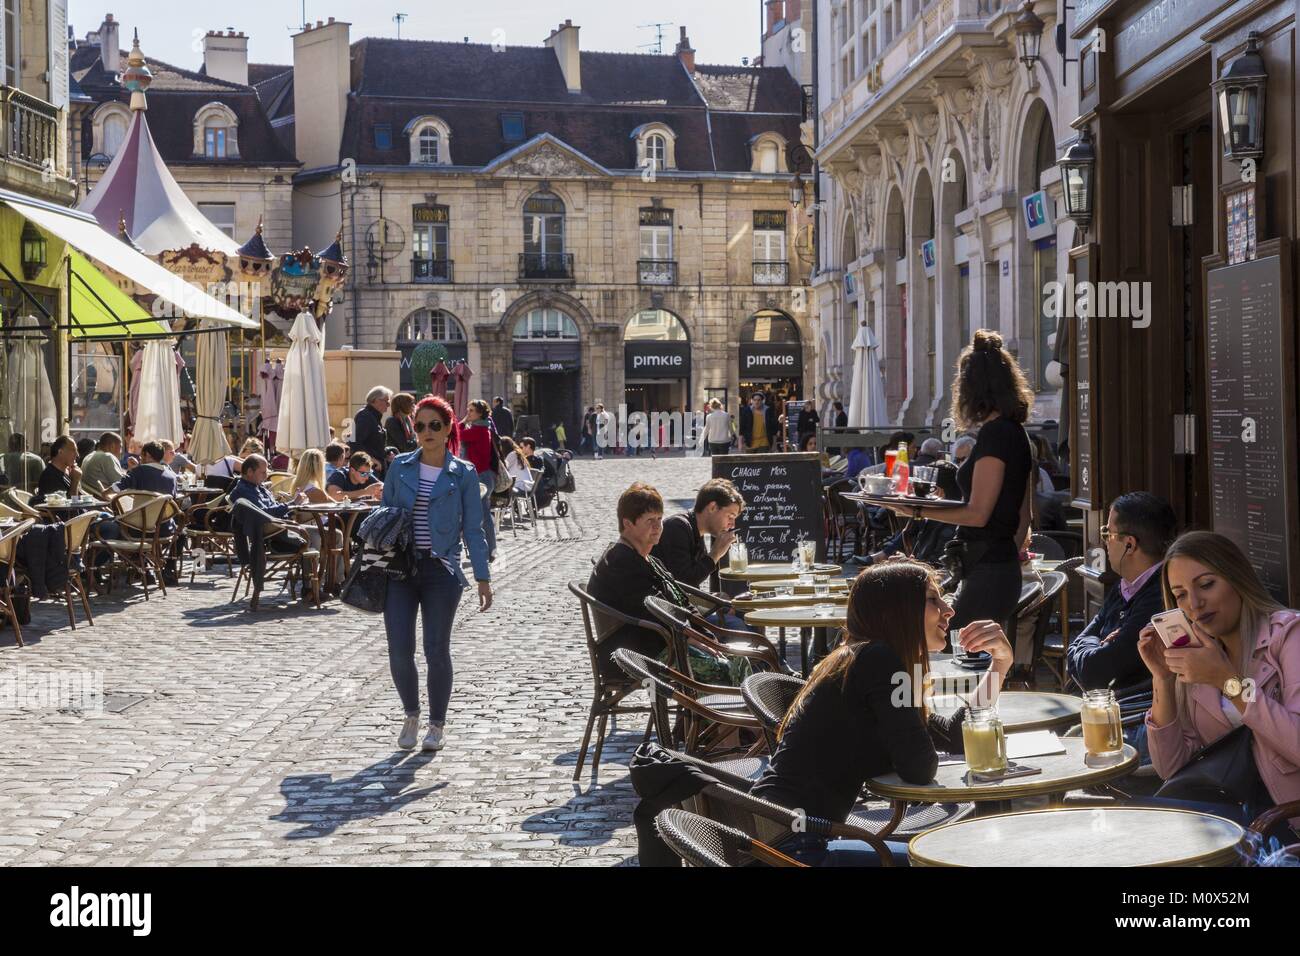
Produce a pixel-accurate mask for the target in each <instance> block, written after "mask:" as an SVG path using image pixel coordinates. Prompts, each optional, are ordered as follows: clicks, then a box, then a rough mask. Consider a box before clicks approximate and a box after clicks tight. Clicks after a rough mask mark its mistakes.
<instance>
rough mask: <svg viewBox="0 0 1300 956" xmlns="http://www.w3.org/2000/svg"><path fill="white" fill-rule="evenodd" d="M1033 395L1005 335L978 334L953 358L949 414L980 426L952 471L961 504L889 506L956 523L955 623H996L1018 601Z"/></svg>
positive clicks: (964, 426) (1028, 489)
mask: <svg viewBox="0 0 1300 956" xmlns="http://www.w3.org/2000/svg"><path fill="white" fill-rule="evenodd" d="M1033 402H1034V393H1033V392H1032V391H1030V389H1029V385H1028V383H1027V382H1026V381H1025V376H1024V373H1023V372H1021V371H1020V366H1019V365H1018V364H1017V363H1016V360H1015V357H1014V356H1013V355H1011V353H1010V352H1008V351H1006V350H1005V349H1004V348H1003V347H1002V336H1000V335H998V334H997V333H996V332H991V331H989V330H988V329H980V330H979V331H977V332H976V333H975V336H974V338H973V339H972V341H971V344H970V345H968V346H966V348H964V349H962V352H961V355H960V356H959V357H958V359H957V374H956V376H955V377H954V378H953V382H952V417H953V419H954V421H955V422H956V423H957V427H958V428H961V429H968V428H975V427H978V428H979V436H978V437H977V438H976V439H975V447H974V448H973V449H972V450H971V453H970V455H969V456H968V457H967V459H966V461H965V462H963V463H962V466H961V467H960V468H959V469H957V485H958V487H959V488H960V489H961V495H962V501H964V502H965V505H964V507H961V508H952V509H937V508H925V507H922V508H919V509H918V508H915V507H913V506H912V505H910V504H906V503H901V502H900V503H898V504H890V505H888V507H889V508H891V509H892V510H894V511H896V512H898V513H899V514H902V515H905V516H908V517H911V516H913V515H914V514H915V513H916V512H917V511H920V516H921V517H923V518H932V519H934V520H935V521H942V522H945V523H947V524H955V525H957V526H958V530H957V536H956V543H955V544H954V545H953V546H952V547H953V548H955V549H956V556H957V560H958V561H959V562H960V571H961V583H960V585H959V586H958V588H957V595H956V598H955V601H954V604H953V611H954V614H953V620H952V626H953V627H963V626H965V625H966V624H969V623H970V622H971V621H975V620H985V619H987V620H992V621H997V622H998V623H999V624H1001V623H1003V622H1005V621H1007V620H1009V619H1010V617H1011V614H1012V612H1013V611H1015V609H1016V604H1017V603H1018V602H1019V601H1020V585H1021V579H1020V561H1019V554H1020V542H1022V541H1023V540H1024V539H1025V533H1026V532H1027V531H1028V529H1029V516H1030V502H1031V500H1032V497H1033V493H1034V487H1033V483H1032V482H1031V481H1030V475H1031V474H1032V472H1033V465H1034V459H1033V453H1032V451H1031V450H1030V449H1031V446H1030V442H1029V433H1028V432H1026V431H1025V421H1026V420H1027V419H1028V418H1029V409H1030V408H1031V407H1032V405H1033Z"/></svg>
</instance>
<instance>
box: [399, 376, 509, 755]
mask: <svg viewBox="0 0 1300 956" xmlns="http://www.w3.org/2000/svg"><path fill="white" fill-rule="evenodd" d="M452 418H453V412H452V409H451V406H450V405H448V404H447V402H446V401H445V400H444V399H441V398H432V397H431V398H426V399H424V401H422V402H420V404H419V405H417V406H416V409H415V439H416V441H417V442H418V443H419V448H418V449H417V450H416V451H413V452H408V453H407V454H405V455H399V456H398V457H397V458H395V459H393V463H392V465H391V466H390V467H389V469H388V472H387V473H386V474H385V475H384V496H383V498H382V499H381V501H382V504H383V505H384V506H385V507H389V508H403V509H405V510H407V511H410V512H411V516H412V523H413V526H414V536H415V550H416V552H417V555H418V561H417V565H416V573H415V575H414V577H413V578H412V580H410V581H394V580H390V581H389V582H388V596H387V600H386V602H385V605H384V628H385V630H386V631H387V634H388V666H389V669H390V670H391V671H392V675H393V683H394V684H396V685H397V693H398V695H399V696H400V697H401V698H402V707H403V708H404V709H405V711H406V720H405V722H404V723H403V724H402V733H401V736H400V737H398V739H397V745H398V746H399V747H401V748H402V749H403V750H410V749H412V748H413V747H414V746H415V741H416V738H417V737H418V736H419V732H420V678H419V675H418V674H417V673H416V669H415V612H416V610H417V609H418V610H419V611H420V616H421V618H422V622H423V631H424V658H425V662H426V663H427V665H428V669H429V675H428V679H429V730H428V733H426V734H425V737H424V743H423V744H422V745H421V749H423V750H430V751H432V750H439V749H441V748H442V745H443V738H444V727H445V725H446V721H447V704H448V703H449V702H450V700H451V673H452V671H451V626H452V623H453V622H454V621H455V619H456V609H457V608H458V607H459V606H460V597H461V591H462V590H464V589H465V588H466V587H468V586H469V582H468V581H466V580H465V575H464V573H463V572H462V571H461V569H460V543H461V538H462V537H463V538H464V540H465V544H466V546H467V547H468V548H469V556H470V561H471V562H472V563H473V565H474V578H475V580H477V581H478V602H479V610H480V611H486V610H487V609H488V608H489V607H491V606H492V586H491V584H489V583H488V582H489V580H490V578H491V575H490V574H489V573H488V549H487V541H486V540H485V539H484V537H483V504H482V499H481V498H480V496H479V495H480V492H479V488H480V485H479V480H478V474H477V472H476V471H475V470H474V466H473V465H471V464H470V463H469V462H467V461H464V460H462V459H460V458H457V457H455V453H454V452H455V449H454V448H449V447H448V439H449V438H450V437H451V434H452V429H451V422H452Z"/></svg>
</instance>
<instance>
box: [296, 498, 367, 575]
mask: <svg viewBox="0 0 1300 956" xmlns="http://www.w3.org/2000/svg"><path fill="white" fill-rule="evenodd" d="M290 507H291V508H292V510H293V512H294V513H295V514H302V515H306V516H307V517H309V518H311V520H312V521H313V522H314V523H315V525H316V530H317V531H318V532H320V542H321V544H320V551H321V560H323V561H324V562H325V590H326V591H328V592H331V593H336V592H339V591H341V590H342V589H343V577H346V576H347V573H348V570H349V569H350V568H351V566H352V529H353V528H354V527H355V526H356V523H357V521H358V520H360V518H361V516H362V515H365V514H368V513H369V512H370V510H371V508H372V507H373V505H370V504H363V503H361V502H359V501H347V502H342V501H340V502H336V503H330V504H318V505H312V504H304V505H291V506H290ZM333 531H337V532H339V534H340V535H341V537H342V539H343V543H342V544H341V545H338V546H335V545H334V535H333V534H332V533H331V532H333ZM336 556H337V557H338V558H339V560H337V561H336V560H334V558H335V557H336ZM340 564H341V565H342V568H341V569H340V568H339V567H338V565H340ZM340 571H341V574H340Z"/></svg>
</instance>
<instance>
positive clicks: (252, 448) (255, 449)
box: [239, 438, 266, 458]
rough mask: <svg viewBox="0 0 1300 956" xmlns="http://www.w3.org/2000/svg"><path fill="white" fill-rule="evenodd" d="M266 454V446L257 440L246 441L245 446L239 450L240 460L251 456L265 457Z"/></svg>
mask: <svg viewBox="0 0 1300 956" xmlns="http://www.w3.org/2000/svg"><path fill="white" fill-rule="evenodd" d="M265 454H266V446H265V445H263V444H262V443H261V442H260V441H258V440H257V439H256V438H249V439H247V440H245V442H244V444H243V445H242V446H241V447H240V449H239V457H240V458H247V457H248V456H249V455H265Z"/></svg>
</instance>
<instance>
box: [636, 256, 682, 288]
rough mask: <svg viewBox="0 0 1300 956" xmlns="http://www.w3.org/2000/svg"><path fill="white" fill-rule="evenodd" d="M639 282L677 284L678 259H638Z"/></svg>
mask: <svg viewBox="0 0 1300 956" xmlns="http://www.w3.org/2000/svg"><path fill="white" fill-rule="evenodd" d="M636 271H637V282H638V283H639V284H640V285H676V284H677V260H676V259H638V260H637V262H636Z"/></svg>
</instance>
